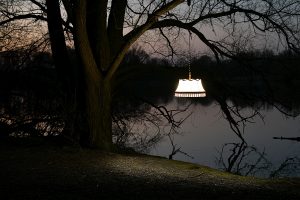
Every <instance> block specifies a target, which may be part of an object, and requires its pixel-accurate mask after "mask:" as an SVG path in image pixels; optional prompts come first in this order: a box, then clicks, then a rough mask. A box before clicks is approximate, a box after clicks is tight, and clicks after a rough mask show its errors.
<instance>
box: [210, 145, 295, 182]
mask: <svg viewBox="0 0 300 200" xmlns="http://www.w3.org/2000/svg"><path fill="white" fill-rule="evenodd" d="M218 153H219V155H218V157H217V158H216V164H217V165H218V166H219V167H220V168H221V169H222V170H224V171H226V172H230V173H234V174H237V175H242V176H256V175H258V176H264V177H270V178H275V177H288V176H299V174H300V158H299V157H297V156H294V157H287V158H286V159H285V160H284V161H282V163H281V164H279V165H274V164H273V163H272V162H271V161H269V160H268V159H267V154H266V152H265V150H263V151H259V150H258V149H257V148H256V147H255V146H249V145H247V143H243V142H242V143H225V144H223V146H222V147H221V150H219V151H218Z"/></svg>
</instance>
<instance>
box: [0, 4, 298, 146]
mask: <svg viewBox="0 0 300 200" xmlns="http://www.w3.org/2000/svg"><path fill="white" fill-rule="evenodd" d="M20 2H22V1H17V0H15V1H6V2H5V1H1V4H0V6H1V14H2V16H1V22H0V25H2V26H4V25H7V24H9V23H12V22H14V21H16V20H24V19H27V20H28V19H34V20H45V21H47V23H48V31H49V36H50V42H51V48H52V53H53V57H54V59H55V63H56V67H57V69H58V72H59V74H60V77H61V80H62V83H63V84H64V85H65V87H66V88H67V91H68V92H69V95H68V97H69V98H68V101H69V102H70V105H73V104H74V102H76V100H74V99H77V96H78V94H79V95H80V96H84V97H85V98H84V99H85V109H84V110H85V113H86V119H87V124H88V131H87V133H85V134H84V135H83V136H82V137H85V138H86V143H87V144H88V145H89V146H90V147H96V148H100V149H103V150H111V148H112V128H111V127H112V118H111V112H112V87H113V79H114V75H115V74H116V71H117V70H118V67H119V66H120V64H121V62H122V60H123V58H124V56H125V55H126V52H127V51H128V50H129V48H130V47H131V46H132V44H133V43H134V42H136V41H137V40H138V39H139V38H141V36H142V35H144V34H145V33H146V32H151V31H152V32H155V33H158V34H157V35H161V36H162V38H163V39H165V44H166V47H169V49H170V52H171V53H175V51H176V49H175V48H174V46H173V44H174V43H173V42H174V41H175V39H176V38H177V37H178V36H182V34H180V33H181V32H182V31H183V30H186V31H188V32H189V33H190V34H193V35H195V36H197V38H198V39H199V41H201V42H202V43H203V44H205V45H206V46H207V47H208V48H209V49H210V50H211V51H212V52H213V54H214V55H215V57H216V59H217V60H219V59H220V58H221V57H224V56H225V57H229V58H234V56H235V54H236V53H238V51H241V48H243V47H245V46H246V45H245V44H247V42H249V41H248V39H249V38H250V37H252V36H253V37H256V36H259V38H260V39H258V40H259V42H260V43H262V39H263V38H266V37H273V38H275V39H274V41H277V42H278V44H280V45H282V46H283V47H284V48H290V49H292V50H294V51H296V52H299V32H298V31H299V29H298V24H297V22H298V20H299V19H298V18H299V11H300V2H299V1H297V0H286V1H281V0H201V1H200V0H194V1H193V0H192V1H185V0H164V1H157V0H110V1H109V0H101V1H99V0H62V1H59V0H45V2H44V1H42V0H27V1H23V7H22V5H19V8H20V9H23V11H24V9H25V10H26V7H28V5H27V6H25V4H26V3H27V4H28V3H30V5H32V6H31V7H30V8H29V10H27V12H19V11H20V9H19V10H18V9H10V8H9V7H12V6H13V4H17V3H20ZM24 2H25V3H24ZM37 8H38V10H39V12H37V11H36V10H37ZM211 30H212V31H211ZM218 32H219V34H218ZM174 33H176V34H175V35H174ZM177 33H178V34H177ZM212 33H213V34H212ZM70 35H71V36H72V39H74V47H75V49H76V52H77V55H78V58H79V60H80V66H81V67H80V69H79V70H77V69H76V70H75V67H74V64H72V62H71V60H70V59H68V58H69V56H68V52H67V48H66V46H67V45H66V39H67V38H69V37H70ZM153 35H155V34H153ZM245 35H247V36H248V37H247V38H246V40H244V42H245V43H241V41H242V40H241V38H242V37H243V36H245ZM262 35H264V36H265V37H261V36H262ZM237 41H239V42H240V43H238V42H237ZM244 49H245V48H244ZM246 50H247V49H246ZM74 71H79V73H74ZM81 71H82V73H80V72H81ZM74 74H75V75H74ZM76 74H77V75H76ZM80 77H81V78H82V80H84V90H78V88H80V86H78V85H80V84H82V83H80V82H79V83H78V81H77V79H78V78H80ZM80 91H82V92H80ZM75 108H76V109H77V107H75ZM69 110H72V108H70V109H69ZM71 121H72V120H71ZM71 124H72V123H71ZM73 124H75V123H73ZM70 126H73V125H70Z"/></svg>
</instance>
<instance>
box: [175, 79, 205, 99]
mask: <svg viewBox="0 0 300 200" xmlns="http://www.w3.org/2000/svg"><path fill="white" fill-rule="evenodd" d="M205 96H206V92H205V90H204V88H203V86H202V82H201V79H191V78H190V79H179V83H178V87H177V89H176V91H175V97H205Z"/></svg>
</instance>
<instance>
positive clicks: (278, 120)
mask: <svg viewBox="0 0 300 200" xmlns="http://www.w3.org/2000/svg"><path fill="white" fill-rule="evenodd" d="M166 107H167V108H168V109H176V108H178V107H180V105H179V104H178V103H177V101H176V100H173V101H172V102H171V103H168V104H167V105H166ZM181 107H182V105H181ZM250 110H251V109H250V108H245V109H243V110H242V113H243V114H247V113H249V112H250ZM186 112H192V115H191V116H190V117H189V118H188V119H187V120H186V121H185V122H184V123H183V124H182V126H181V129H180V132H181V133H182V134H180V135H175V136H174V143H175V144H176V145H177V147H181V150H182V151H183V152H186V153H188V154H189V155H190V156H192V157H193V159H192V158H190V157H188V156H186V155H184V154H181V153H177V154H176V155H175V156H174V157H173V159H176V160H181V161H187V162H192V163H198V164H201V165H206V166H209V167H212V168H220V166H219V165H218V164H217V163H216V160H217V158H218V157H219V153H218V152H219V151H220V150H221V148H222V145H223V144H225V143H232V142H240V140H239V138H238V137H237V136H236V135H235V134H234V132H233V131H232V130H231V129H230V126H229V123H228V121H227V120H226V119H225V118H224V116H223V115H222V111H221V109H220V106H219V105H218V104H216V103H212V104H210V105H205V106H204V105H200V104H196V105H191V106H190V108H189V110H188V111H186ZM260 113H261V114H262V116H263V120H262V119H261V118H259V117H258V116H256V117H255V118H254V119H253V123H247V124H246V127H245V130H244V138H245V140H246V142H247V144H248V145H249V146H252V145H253V146H255V147H256V148H257V150H258V151H259V152H263V151H264V152H265V157H266V158H267V159H268V161H269V162H271V163H269V164H271V166H270V167H269V168H268V169H266V170H264V172H262V173H260V172H258V173H257V174H256V175H258V176H268V175H266V173H269V172H270V171H272V170H275V169H276V168H278V167H279V166H280V165H281V164H282V163H283V162H284V161H285V159H287V158H288V157H297V156H298V157H300V142H297V141H290V140H277V139H273V137H280V136H284V137H299V136H300V123H299V122H300V117H299V116H298V117H286V116H285V115H284V114H282V113H281V112H279V111H278V110H277V109H275V108H272V107H268V109H265V110H260ZM186 115H187V113H183V114H181V116H178V117H179V118H180V117H184V116H186ZM171 148H172V146H171V143H170V141H169V140H168V139H164V140H163V141H162V142H160V143H159V144H158V145H157V146H156V147H155V148H153V149H152V151H151V153H150V154H152V155H159V156H164V157H168V155H169V154H170V153H171ZM224 155H225V154H224ZM226 156H228V153H227V154H226ZM226 156H224V158H227V157H226ZM248 157H249V158H248V159H249V160H250V162H254V161H256V160H257V154H254V153H252V154H251V155H249V156H248ZM294 162H295V163H294V165H293V166H291V167H293V168H294V167H296V168H295V169H289V170H287V172H285V173H286V175H288V176H300V174H299V172H300V171H299V165H298V164H299V162H298V161H294ZM297 163H298V164H297Z"/></svg>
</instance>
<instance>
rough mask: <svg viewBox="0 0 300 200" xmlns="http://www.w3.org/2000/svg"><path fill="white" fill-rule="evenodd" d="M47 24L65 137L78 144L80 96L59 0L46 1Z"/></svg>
mask: <svg viewBox="0 0 300 200" xmlns="http://www.w3.org/2000/svg"><path fill="white" fill-rule="evenodd" d="M46 6H47V24H48V30H49V36H50V42H51V50H52V57H53V59H54V63H55V67H56V70H57V74H58V77H59V82H60V84H61V88H62V91H60V92H61V96H62V99H63V106H64V113H63V116H64V123H65V127H64V131H63V135H64V136H65V137H67V138H68V139H69V140H72V141H75V142H77V141H78V140H79V133H78V121H77V120H78V114H79V111H78V102H79V99H78V97H80V95H78V93H79V90H78V87H77V82H78V80H75V76H76V67H75V66H74V65H72V63H71V60H70V58H69V53H68V50H67V45H66V41H65V36H64V30H63V26H62V18H61V13H60V4H59V0H46Z"/></svg>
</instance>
